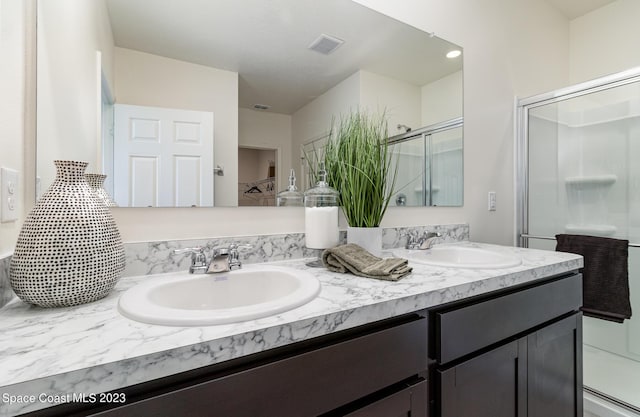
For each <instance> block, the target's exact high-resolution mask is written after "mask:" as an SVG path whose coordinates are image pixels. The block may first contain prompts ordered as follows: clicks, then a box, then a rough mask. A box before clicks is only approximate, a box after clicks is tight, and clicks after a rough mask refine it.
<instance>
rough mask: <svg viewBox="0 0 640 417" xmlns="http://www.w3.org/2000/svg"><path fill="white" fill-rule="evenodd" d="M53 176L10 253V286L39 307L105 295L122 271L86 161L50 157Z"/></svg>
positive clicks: (112, 227)
mask: <svg viewBox="0 0 640 417" xmlns="http://www.w3.org/2000/svg"><path fill="white" fill-rule="evenodd" d="M54 163H55V165H56V169H57V175H56V178H55V180H54V181H53V184H51V187H49V189H48V190H47V191H46V192H45V193H44V194H43V195H42V197H41V198H40V200H38V202H37V203H36V205H35V207H34V208H33V209H32V210H31V212H30V213H29V215H28V216H27V218H26V219H25V221H24V224H23V225H22V229H21V230H20V234H19V236H18V242H17V243H16V249H15V252H14V254H13V256H12V258H11V265H10V268H9V276H10V281H11V287H12V288H13V290H14V292H15V293H16V295H17V296H18V297H20V299H22V300H23V301H25V302H28V303H31V304H35V305H39V306H41V307H65V306H72V305H77V304H84V303H88V302H91V301H95V300H98V299H100V298H103V297H105V296H106V295H107V294H108V293H109V292H110V291H111V290H112V289H113V287H114V286H115V285H116V282H117V281H118V279H119V278H120V276H121V275H122V272H123V270H124V246H123V244H122V239H121V238H120V233H119V231H118V228H117V227H116V223H115V220H114V218H113V216H112V215H111V212H110V211H109V209H108V208H107V206H106V205H105V204H104V202H103V201H101V200H100V199H99V198H98V197H97V196H96V195H95V193H94V192H93V191H92V190H91V188H90V187H89V183H88V182H87V180H86V179H85V176H84V170H85V169H86V167H87V165H88V164H87V163H86V162H78V161H54Z"/></svg>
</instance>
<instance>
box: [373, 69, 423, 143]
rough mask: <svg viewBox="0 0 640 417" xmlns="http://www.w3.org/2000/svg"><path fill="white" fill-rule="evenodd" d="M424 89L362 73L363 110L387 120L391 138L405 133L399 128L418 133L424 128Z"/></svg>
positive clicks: (380, 76)
mask: <svg viewBox="0 0 640 417" xmlns="http://www.w3.org/2000/svg"><path fill="white" fill-rule="evenodd" d="M420 105H421V104H420V87H418V86H416V85H413V84H409V83H407V82H404V81H398V80H395V79H393V78H389V77H385V76H382V75H378V74H374V73H372V72H368V71H360V109H361V110H364V111H366V112H368V113H369V114H383V113H384V115H385V116H386V118H387V127H388V132H389V135H391V136H393V135H397V134H398V133H404V130H402V131H399V130H397V126H398V124H404V125H407V126H410V127H411V128H413V129H417V128H419V127H420V126H421V124H420V118H421V117H420Z"/></svg>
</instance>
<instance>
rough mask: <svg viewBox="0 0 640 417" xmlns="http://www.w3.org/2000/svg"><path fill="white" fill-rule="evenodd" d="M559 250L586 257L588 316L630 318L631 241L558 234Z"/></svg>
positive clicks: (585, 304)
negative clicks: (629, 259)
mask: <svg viewBox="0 0 640 417" xmlns="http://www.w3.org/2000/svg"><path fill="white" fill-rule="evenodd" d="M556 240H557V241H558V244H557V246H556V251H559V252H570V253H576V254H578V255H582V256H583V257H584V268H583V269H582V288H583V291H582V292H583V306H582V311H583V313H584V315H585V316H590V317H596V318H599V319H604V320H610V321H615V322H618V323H622V321H623V320H624V319H629V318H631V302H630V300H629V271H628V256H629V241H628V240H621V239H611V238H606V237H596V236H582V235H564V234H563V235H556Z"/></svg>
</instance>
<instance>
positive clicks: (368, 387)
mask: <svg viewBox="0 0 640 417" xmlns="http://www.w3.org/2000/svg"><path fill="white" fill-rule="evenodd" d="M426 368H427V321H426V319H423V318H420V319H416V320H414V321H410V322H408V323H404V324H400V325H398V326H395V327H391V328H387V329H384V330H380V331H376V332H374V333H370V334H366V335H363V336H359V337H356V338H354V339H349V340H346V341H343V342H340V343H336V344H333V345H329V346H326V347H322V348H319V349H317V350H312V351H309V352H306V353H302V354H299V355H296V356H292V357H288V358H285V359H281V360H277V361H275V362H271V363H267V364H264V365H261V366H257V367H255V368H250V369H247V370H244V371H241V372H237V373H233V374H230V375H228V376H225V377H221V378H218V379H215V380H211V381H207V382H203V383H200V384H197V385H193V386H189V387H186V388H183V389H180V390H177V391H171V392H169V393H166V394H162V395H158V396H154V397H151V398H148V399H145V400H142V401H139V402H136V403H132V404H129V405H126V406H124V407H120V408H117V409H112V410H108V411H105V412H102V413H98V414H95V415H100V416H141V415H163V416H189V417H196V416H212V415H215V416H234V417H241V416H248V417H260V416H265V417H266V416H273V417H282V416H300V417H302V416H315V415H318V414H321V413H324V412H328V411H330V410H332V409H335V408H338V407H340V406H342V405H344V404H347V403H349V402H352V401H355V400H357V399H359V398H362V397H364V396H366V395H368V394H371V393H372V392H375V391H377V390H380V389H382V388H385V387H387V386H389V385H392V384H394V383H397V382H400V381H402V380H404V379H406V378H408V377H411V376H413V375H416V374H417V373H419V372H423V371H424V370H426Z"/></svg>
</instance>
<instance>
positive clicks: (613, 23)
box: [570, 0, 640, 84]
mask: <svg viewBox="0 0 640 417" xmlns="http://www.w3.org/2000/svg"><path fill="white" fill-rule="evenodd" d="M638 17H640V1H638V0H617V1H615V2H613V3H610V4H608V5H606V6H604V7H601V8H599V9H596V10H594V11H593V12H591V13H588V14H586V15H584V16H581V17H579V18H577V19H574V20H572V21H571V23H570V36H571V38H570V39H571V49H570V51H571V54H570V57H571V61H570V65H571V74H570V79H571V83H572V84H576V83H580V82H583V81H587V80H590V79H593V78H598V77H601V76H603V75H607V74H612V73H616V72H619V71H623V70H626V69H629V68H632V67H637V66H640V48H638V39H640V25H639V24H638Z"/></svg>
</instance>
